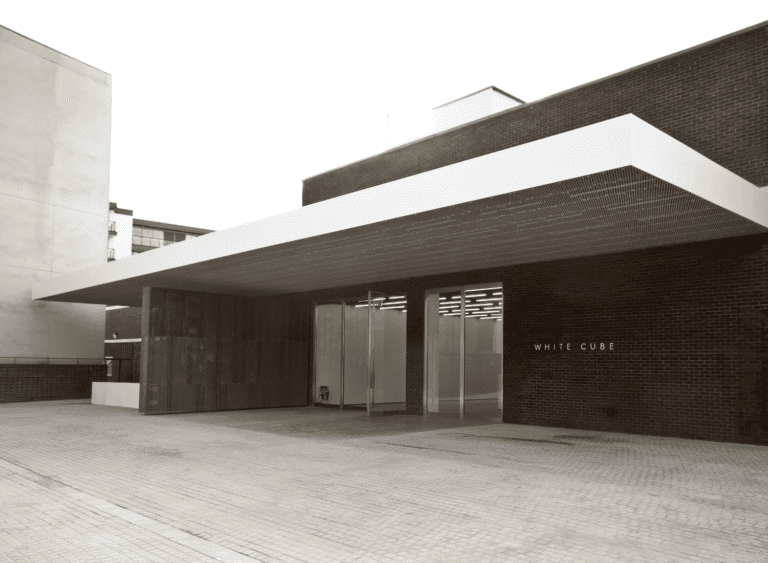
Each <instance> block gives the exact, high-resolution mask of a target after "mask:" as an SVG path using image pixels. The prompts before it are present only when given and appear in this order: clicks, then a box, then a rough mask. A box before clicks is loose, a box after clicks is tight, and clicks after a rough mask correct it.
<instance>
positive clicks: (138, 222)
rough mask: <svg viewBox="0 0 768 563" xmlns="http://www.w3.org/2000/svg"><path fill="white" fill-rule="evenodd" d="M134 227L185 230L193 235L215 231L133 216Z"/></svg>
mask: <svg viewBox="0 0 768 563" xmlns="http://www.w3.org/2000/svg"><path fill="white" fill-rule="evenodd" d="M133 226H134V227H150V228H152V229H168V230H169V231H183V232H185V233H190V234H193V235H207V234H208V233H213V232H215V231H212V230H210V229H201V228H199V227H186V226H184V225H175V224H173V223H161V222H160V221H150V220H149V219H139V218H138V217H134V218H133Z"/></svg>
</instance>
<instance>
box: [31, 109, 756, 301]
mask: <svg viewBox="0 0 768 563" xmlns="http://www.w3.org/2000/svg"><path fill="white" fill-rule="evenodd" d="M625 166H634V167H636V168H638V169H641V170H643V171H645V172H647V173H649V174H652V175H654V176H656V177H658V178H661V179H663V180H665V181H667V182H670V183H672V184H674V185H676V186H678V187H680V188H682V189H684V190H687V191H689V192H691V193H693V194H695V195H697V196H700V197H702V198H704V199H706V200H708V201H710V202H712V203H714V204H716V205H718V206H720V207H723V208H725V209H727V210H729V211H732V212H733V213H736V214H738V215H740V216H742V217H744V218H746V219H749V220H751V221H753V222H755V223H758V224H760V225H762V226H764V227H768V191H766V190H760V189H759V188H757V187H756V186H754V185H753V184H751V183H749V182H747V181H746V180H744V179H743V178H740V177H739V176H737V175H736V174H734V173H733V172H730V171H729V170H727V169H725V168H723V167H722V166H720V165H718V164H716V163H715V162H713V161H711V160H710V159H708V158H706V157H704V156H703V155H701V154H699V153H697V152H696V151H694V150H693V149H691V148H689V147H687V146H686V145H684V144H683V143H681V142H679V141H677V140H675V139H673V138H672V137H670V136H669V135H667V134H666V133H663V132H662V131H660V130H658V129H656V128H655V127H653V126H651V125H649V124H648V123H646V122H644V121H642V120H641V119H639V118H638V117H636V116H634V115H632V114H628V115H624V116H621V117H616V118H614V119H609V120H607V121H603V122H601V123H597V124H594V125H589V126H586V127H582V128H580V129H575V130H573V131H568V132H566V133H561V134H559V135H554V136H552V137H547V138H545V139H540V140H538V141H533V142H531V143H526V144H524V145H520V146H516V147H512V148H509V149H504V150H501V151H497V152H494V153H490V154H487V155H483V156H479V157H476V158H473V159H470V160H466V161H463V162H457V163H455V164H451V165H448V166H444V167H442V168H438V169H436V170H430V171H427V172H423V173H421V174H417V175H414V176H409V177H406V178H402V179H400V180H395V181H392V182H387V183H386V184H381V185H379V186H374V187H372V188H368V189H365V190H361V191H358V192H354V193H351V194H348V195H344V196H341V197H337V198H333V199H329V200H326V201H322V202H319V203H315V204H313V205H308V206H306V207H302V208H300V209H296V210H293V211H289V212H287V213H283V214H280V215H275V216H273V217H267V218H264V219H259V220H257V221H253V222H250V223H245V224H243V225H239V226H237V227H232V228H229V229H224V230H221V231H216V232H214V233H210V234H207V235H205V236H201V237H198V238H196V239H192V240H189V241H185V242H181V243H177V244H173V245H169V246H165V247H162V248H158V249H155V250H152V251H151V252H144V253H141V254H136V255H134V256H131V257H130V258H124V259H121V260H116V261H113V262H109V263H106V264H101V265H99V266H94V267H91V268H88V269H86V270H82V271H79V272H73V273H68V274H63V275H61V276H58V277H55V278H52V279H50V280H45V281H41V282H38V283H37V284H35V285H34V286H33V288H32V299H52V298H53V299H52V300H55V297H56V296H57V295H61V294H65V293H68V292H72V291H77V290H83V289H87V288H90V287H95V286H100V285H103V284H107V283H112V282H118V281H121V280H128V279H131V278H134V277H138V276H144V275H149V274H153V273H160V272H164V271H168V270H172V269H174V268H179V267H183V266H189V265H193V264H195V263H201V262H205V261H208V260H213V259H217V258H224V257H227V256H234V255H237V254H240V253H243V252H248V251H254V250H258V249H261V248H267V247H270V246H274V245H280V244H285V243H289V242H294V241H299V240H303V239H308V238H312V237H317V236H321V235H325V234H329V233H333V232H339V231H344V230H347V229H352V228H355V227H360V226H364V225H370V224H374V223H378V222H382V221H387V220H390V219H397V218H401V217H406V216H409V215H414V214H418V213H423V212H426V211H431V210H434V209H440V208H444V207H448V206H452V205H458V204H464V203H469V202H472V201H476V200H481V199H485V198H489V197H493V196H497V195H502V194H505V193H511V192H515V191H518V190H525V189H528V188H533V187H536V186H542V185H546V184H550V183H554V182H560V181H564V180H570V179H573V178H579V177H582V176H587V175H590V174H596V173H600V172H605V171H607V170H613V169H616V168H621V167H625Z"/></svg>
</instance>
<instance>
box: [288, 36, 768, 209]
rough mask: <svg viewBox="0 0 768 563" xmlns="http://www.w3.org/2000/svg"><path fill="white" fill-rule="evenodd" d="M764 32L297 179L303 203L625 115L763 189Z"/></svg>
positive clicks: (767, 100) (767, 70)
mask: <svg viewBox="0 0 768 563" xmlns="http://www.w3.org/2000/svg"><path fill="white" fill-rule="evenodd" d="M767 87H768V26H766V25H762V26H760V27H757V28H756V29H752V30H749V31H746V32H742V33H740V34H736V35H734V36H731V37H727V38H725V39H723V40H721V41H716V42H713V43H711V44H708V45H704V46H702V47H698V48H694V49H691V50H689V51H687V52H683V53H681V54H678V55H673V56H670V57H669V58H666V59H664V60H660V61H658V62H654V63H652V64H647V65H643V66H640V67H637V68H634V69H630V70H628V71H626V72H623V73H620V74H618V75H616V76H613V77H609V78H606V79H603V80H600V81H597V82H594V83H591V84H586V85H584V86H581V87H578V88H574V89H572V90H567V91H565V92H562V93H559V94H556V95H554V96H551V97H549V98H545V99H543V100H540V101H537V102H533V103H529V104H524V105H521V106H517V107H515V108H512V109H510V110H507V111H504V112H500V113H498V114H495V115H492V116H489V117H487V118H485V119H481V120H478V121H475V122H472V123H469V124H466V125H464V126H461V127H457V128H455V129H451V130H449V131H446V132H444V133H441V134H438V135H433V136H431V137H427V138H425V139H421V140H418V141H414V142H413V143H409V144H407V145H404V146H402V147H397V148H394V149H392V150H389V151H387V152H384V153H382V154H379V155H376V156H373V157H370V158H367V159H365V160H361V161H359V162H355V163H352V164H349V165H347V166H343V167H341V168H337V169H335V170H330V171H328V172H325V173H323V174H319V175H317V176H314V177H312V178H308V179H306V180H304V191H303V203H304V205H309V204H312V203H317V202H319V201H323V200H326V199H329V198H333V197H338V196H341V195H344V194H348V193H352V192H356V191H358V190H362V189H365V188H370V187H371V186H378V185H380V184H384V183H386V182H390V181H392V180H397V179H400V178H405V177H407V176H412V175H414V174H419V173H421V172H426V171H427V170H433V169H435V168H440V167H441V166H447V165H449V164H452V163H454V162H460V161H463V160H468V159H470V158H475V157H478V156H482V155H484V154H488V153H492V152H495V151H499V150H502V149H506V148H509V147H514V146H517V145H522V144H524V143H529V142H531V141H535V140H537V139H543V138H545V137H550V136H552V135H556V134H558V133H563V132H565V131H571V130H573V129H577V128H579V127H584V126H586V125H592V124H594V123H599V122H601V121H605V120H607V119H611V118H613V117H618V116H620V115H625V114H628V113H633V114H634V115H636V116H637V117H639V118H641V119H643V120H645V121H647V122H648V123H650V124H651V125H653V126H654V127H657V128H658V129H660V130H661V131H664V132H665V133H667V134H668V135H671V136H672V137H674V138H675V139H677V140H678V141H681V142H682V143H685V144H686V145H688V146H689V147H691V148H693V149H694V150H696V151H698V152H700V153H701V154H703V155H704V156H706V157H708V158H710V159H712V160H714V161H715V162H717V163H718V164H720V165H722V166H724V167H725V168H728V169H729V170H731V171H733V172H735V173H736V174H738V175H739V176H742V177H743V178H746V179H747V180H749V181H750V182H752V183H753V184H755V185H757V186H766V185H768V159H766V158H765V155H766V151H768V96H766V88H767Z"/></svg>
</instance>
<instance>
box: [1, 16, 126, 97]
mask: <svg viewBox="0 0 768 563" xmlns="http://www.w3.org/2000/svg"><path fill="white" fill-rule="evenodd" d="M0 41H4V42H6V43H9V44H11V45H13V46H15V47H18V48H19V49H22V50H24V51H27V52H28V53H32V54H34V55H37V56H38V57H42V58H44V59H46V60H49V61H51V62H52V63H55V64H57V65H61V66H63V67H65V68H68V69H69V70H72V71H75V72H77V73H78V74H82V75H84V76H87V77H88V78H91V79H93V80H96V81H98V82H102V83H104V84H107V85H108V86H111V85H112V75H111V74H109V73H108V72H105V71H103V70H100V69H98V68H96V67H95V66H92V65H89V64H88V63H84V62H83V61H81V60H78V59H76V58H74V57H71V56H69V55H67V54H65V53H62V52H61V51H57V50H56V49H54V48H52V47H49V46H48V45H45V44H43V43H40V42H39V41H36V40H35V39H32V38H30V37H27V36H26V35H22V34H21V33H19V32H17V31H14V30H12V29H10V28H7V27H5V26H4V25H0Z"/></svg>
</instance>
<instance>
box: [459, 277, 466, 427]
mask: <svg viewBox="0 0 768 563" xmlns="http://www.w3.org/2000/svg"><path fill="white" fill-rule="evenodd" d="M466 294H467V292H466V290H463V289H462V290H461V316H460V317H459V318H460V319H461V321H460V323H459V416H460V417H461V418H464V329H465V326H466V323H465V321H464V300H465V299H466Z"/></svg>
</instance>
